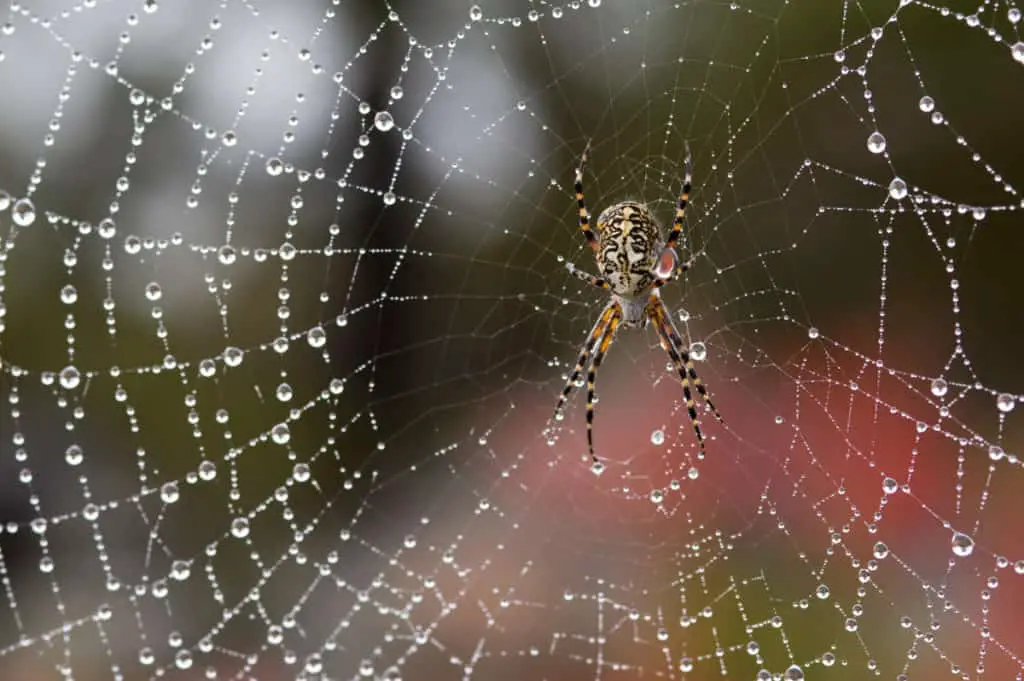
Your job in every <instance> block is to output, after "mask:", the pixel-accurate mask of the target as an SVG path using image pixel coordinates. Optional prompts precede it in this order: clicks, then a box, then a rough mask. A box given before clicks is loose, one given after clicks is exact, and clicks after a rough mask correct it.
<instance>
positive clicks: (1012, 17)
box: [1006, 7, 1021, 24]
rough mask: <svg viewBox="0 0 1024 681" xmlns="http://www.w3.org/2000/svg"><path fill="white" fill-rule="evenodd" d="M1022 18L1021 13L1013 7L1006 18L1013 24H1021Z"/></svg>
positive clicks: (1007, 12)
mask: <svg viewBox="0 0 1024 681" xmlns="http://www.w3.org/2000/svg"><path fill="white" fill-rule="evenodd" d="M1020 17H1021V12H1020V10H1019V9H1018V8H1016V7H1011V8H1010V9H1009V10H1007V11H1006V18H1007V19H1008V20H1009V22H1010V23H1011V24H1016V23H1019V22H1020Z"/></svg>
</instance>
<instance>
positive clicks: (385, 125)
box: [373, 111, 395, 132]
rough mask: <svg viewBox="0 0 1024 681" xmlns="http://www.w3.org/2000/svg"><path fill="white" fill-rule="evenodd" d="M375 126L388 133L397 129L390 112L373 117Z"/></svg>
mask: <svg viewBox="0 0 1024 681" xmlns="http://www.w3.org/2000/svg"><path fill="white" fill-rule="evenodd" d="M373 125H374V127H375V128H377V129H378V130H380V131H381V132H387V131H388V130H390V129H391V128H393V127H395V119H394V117H393V116H392V115H391V113H390V112H387V111H378V112H377V115H376V116H374V117H373Z"/></svg>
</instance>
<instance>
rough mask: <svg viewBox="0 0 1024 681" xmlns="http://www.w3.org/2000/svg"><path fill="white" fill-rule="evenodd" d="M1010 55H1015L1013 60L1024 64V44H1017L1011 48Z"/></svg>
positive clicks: (1019, 42) (1020, 42) (1018, 42)
mask: <svg viewBox="0 0 1024 681" xmlns="http://www.w3.org/2000/svg"><path fill="white" fill-rule="evenodd" d="M1010 54H1012V55H1013V58H1014V59H1015V60H1017V62H1019V63H1021V64H1024V42H1022V41H1017V42H1015V43H1014V44H1013V47H1011V48H1010Z"/></svg>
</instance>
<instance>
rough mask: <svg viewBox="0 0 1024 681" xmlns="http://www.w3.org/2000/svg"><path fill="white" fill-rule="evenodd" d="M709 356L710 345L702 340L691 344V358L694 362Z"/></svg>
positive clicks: (701, 360)
mask: <svg viewBox="0 0 1024 681" xmlns="http://www.w3.org/2000/svg"><path fill="white" fill-rule="evenodd" d="M707 358H708V346H706V345H704V344H703V343H701V342H700V341H697V342H696V343H693V344H692V345H690V359H692V360H693V361H694V362H703V361H704V360H706V359H707Z"/></svg>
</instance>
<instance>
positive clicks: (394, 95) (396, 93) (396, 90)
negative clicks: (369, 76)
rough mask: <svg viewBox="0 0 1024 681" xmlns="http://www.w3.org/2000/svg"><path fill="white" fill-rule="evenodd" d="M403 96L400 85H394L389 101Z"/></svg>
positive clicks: (403, 92)
mask: <svg viewBox="0 0 1024 681" xmlns="http://www.w3.org/2000/svg"><path fill="white" fill-rule="evenodd" d="M404 96H405V91H404V90H403V89H402V86H401V85H395V86H394V87H392V88H391V99H394V100H398V99H401V98H402V97H404Z"/></svg>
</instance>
